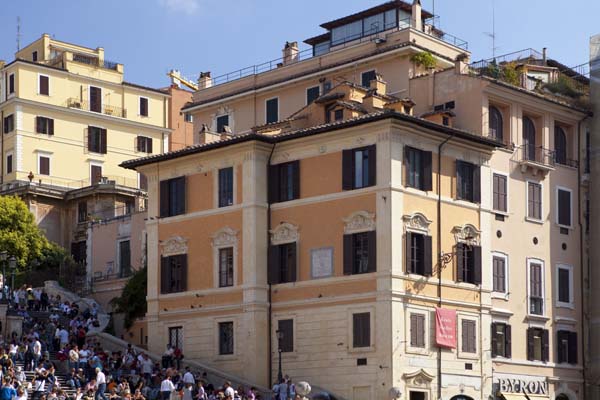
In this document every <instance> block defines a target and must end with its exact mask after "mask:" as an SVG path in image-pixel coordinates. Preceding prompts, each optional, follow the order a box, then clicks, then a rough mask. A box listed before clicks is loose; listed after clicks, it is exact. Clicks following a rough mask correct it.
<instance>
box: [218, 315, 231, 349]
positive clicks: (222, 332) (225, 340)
mask: <svg viewBox="0 0 600 400" xmlns="http://www.w3.org/2000/svg"><path fill="white" fill-rule="evenodd" d="M219 354H220V355H222V356H223V355H229V354H233V322H232V321H228V322H219Z"/></svg>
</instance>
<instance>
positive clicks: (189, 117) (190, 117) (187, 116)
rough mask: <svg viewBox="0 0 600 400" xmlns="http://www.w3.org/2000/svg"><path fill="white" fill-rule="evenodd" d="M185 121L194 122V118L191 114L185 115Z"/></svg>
mask: <svg viewBox="0 0 600 400" xmlns="http://www.w3.org/2000/svg"><path fill="white" fill-rule="evenodd" d="M183 120H184V121H185V122H194V116H193V115H192V114H191V113H187V112H186V113H183Z"/></svg>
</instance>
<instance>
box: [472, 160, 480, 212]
mask: <svg viewBox="0 0 600 400" xmlns="http://www.w3.org/2000/svg"><path fill="white" fill-rule="evenodd" d="M472 168H473V203H480V202H481V168H480V167H479V166H477V165H472Z"/></svg>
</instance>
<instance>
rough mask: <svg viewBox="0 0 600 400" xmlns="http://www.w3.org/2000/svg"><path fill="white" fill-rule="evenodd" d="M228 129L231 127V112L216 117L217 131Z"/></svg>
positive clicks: (222, 131) (223, 131)
mask: <svg viewBox="0 0 600 400" xmlns="http://www.w3.org/2000/svg"><path fill="white" fill-rule="evenodd" d="M228 129H231V122H230V117H229V114H221V115H217V116H216V117H215V132H217V133H226V132H227V130H228Z"/></svg>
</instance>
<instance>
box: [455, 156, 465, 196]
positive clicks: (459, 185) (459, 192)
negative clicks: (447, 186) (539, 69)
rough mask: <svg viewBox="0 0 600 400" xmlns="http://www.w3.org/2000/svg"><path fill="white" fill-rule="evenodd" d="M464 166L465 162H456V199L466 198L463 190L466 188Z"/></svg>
mask: <svg viewBox="0 0 600 400" xmlns="http://www.w3.org/2000/svg"><path fill="white" fill-rule="evenodd" d="M463 164H464V162H462V161H461V160H456V198H457V199H464V198H465V193H463V188H464V184H463V179H464V176H463V173H464V172H463Z"/></svg>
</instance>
